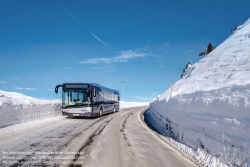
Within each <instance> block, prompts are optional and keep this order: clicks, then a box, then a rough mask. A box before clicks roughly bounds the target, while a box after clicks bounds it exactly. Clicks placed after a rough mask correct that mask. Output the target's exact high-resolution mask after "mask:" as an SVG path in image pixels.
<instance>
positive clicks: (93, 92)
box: [93, 89, 96, 97]
mask: <svg viewBox="0 0 250 167" xmlns="http://www.w3.org/2000/svg"><path fill="white" fill-rule="evenodd" d="M93 94H94V97H96V92H95V89H94V90H93Z"/></svg>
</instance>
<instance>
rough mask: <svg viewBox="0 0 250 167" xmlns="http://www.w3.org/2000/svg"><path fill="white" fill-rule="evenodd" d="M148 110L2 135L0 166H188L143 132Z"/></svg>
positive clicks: (48, 124) (55, 121)
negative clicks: (143, 119) (145, 113)
mask: <svg viewBox="0 0 250 167" xmlns="http://www.w3.org/2000/svg"><path fill="white" fill-rule="evenodd" d="M146 108H147V107H137V108H127V109H123V110H121V111H120V112H117V113H115V114H110V115H106V116H104V117H102V118H96V119H82V118H78V119H76V118H65V117H61V116H60V117H57V118H54V119H51V120H49V121H46V122H45V123H42V124H34V125H33V126H32V127H27V128H23V129H21V130H19V131H12V132H9V133H6V134H2V135H1V136H0V143H1V144H0V146H1V147H0V154H1V156H0V166H11V165H13V166H32V165H34V166H43V165H45V166H46V165H48V166H59V165H60V166H68V165H70V164H80V165H82V166H104V167H105V166H189V161H187V160H186V159H185V158H183V157H182V156H180V155H179V154H178V153H176V152H175V151H174V150H173V149H170V148H169V147H167V146H166V145H164V144H163V143H162V142H161V141H159V140H158V139H157V138H155V137H154V136H153V135H152V134H151V133H150V131H148V129H147V128H145V124H143V123H142V121H140V119H139V116H140V114H141V112H143V111H145V109H146ZM190 166H191V165H190Z"/></svg>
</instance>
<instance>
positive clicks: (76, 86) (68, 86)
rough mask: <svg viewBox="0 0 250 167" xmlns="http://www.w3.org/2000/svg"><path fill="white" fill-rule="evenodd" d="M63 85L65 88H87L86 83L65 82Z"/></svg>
mask: <svg viewBox="0 0 250 167" xmlns="http://www.w3.org/2000/svg"><path fill="white" fill-rule="evenodd" d="M64 87H65V88H66V89H69V88H78V89H84V88H88V85H80V84H65V85H64Z"/></svg>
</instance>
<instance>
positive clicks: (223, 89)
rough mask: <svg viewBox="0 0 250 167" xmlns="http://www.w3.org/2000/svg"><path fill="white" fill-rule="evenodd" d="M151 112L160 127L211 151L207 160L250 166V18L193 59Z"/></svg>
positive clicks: (190, 145) (201, 148)
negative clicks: (205, 54)
mask: <svg viewBox="0 0 250 167" xmlns="http://www.w3.org/2000/svg"><path fill="white" fill-rule="evenodd" d="M149 113H150V115H151V116H152V118H153V119H154V120H155V121H156V124H157V125H158V126H157V128H158V129H160V131H161V133H163V134H165V135H168V136H171V137H173V138H175V139H176V140H177V141H179V142H181V143H184V144H186V145H188V146H189V147H191V148H192V149H193V150H194V151H195V150H196V152H199V151H200V150H203V151H205V152H206V153H208V154H209V155H210V156H209V157H206V159H207V161H208V164H210V165H211V164H215V165H216V163H217V162H212V161H215V159H217V160H219V161H221V162H223V163H225V164H228V165H230V166H250V19H248V20H247V21H246V22H245V23H244V24H243V25H241V26H239V27H238V28H237V30H236V31H235V32H234V33H233V34H232V35H231V36H230V37H229V38H228V39H226V40H225V41H224V42H223V43H222V44H221V45H219V46H218V47H217V48H216V49H215V50H213V51H212V52H211V53H210V54H208V55H207V56H206V57H204V58H203V59H202V60H200V61H199V62H197V63H196V64H194V65H190V66H189V67H188V69H187V70H186V71H185V73H184V75H183V78H182V79H180V80H179V81H177V82H176V83H175V84H174V85H173V86H172V91H171V88H170V89H168V90H167V91H166V92H164V93H163V94H162V95H161V96H159V97H156V98H155V100H154V101H153V102H151V104H150V110H149ZM217 165H218V164H217Z"/></svg>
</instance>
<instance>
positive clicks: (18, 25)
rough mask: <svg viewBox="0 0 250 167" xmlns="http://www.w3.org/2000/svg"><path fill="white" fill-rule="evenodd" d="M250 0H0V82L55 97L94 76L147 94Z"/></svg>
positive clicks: (220, 37) (223, 30)
mask: <svg viewBox="0 0 250 167" xmlns="http://www.w3.org/2000/svg"><path fill="white" fill-rule="evenodd" d="M249 6H250V1H249V0H239V1H235V0H234V1H232V0H227V1H224V0H221V1H218V0H210V1H207V0H206V1H205V0H200V1H197V0H189V1H186V0H169V1H166V0H156V1H149V0H144V1H137V0H131V1H130V0H129V1H124V0H123V1H117V0H107V1H103V0H92V1H89V2H86V1H80V0H21V1H20V0H2V1H1V5H0V22H1V26H0V27H1V28H0V58H1V61H0V90H4V91H13V92H20V93H24V94H26V95H29V96H33V97H36V98H43V99H59V98H61V97H60V94H59V95H58V94H55V93H54V87H55V86H56V85H58V84H62V83H64V82H90V83H92V82H94V83H99V84H101V85H103V86H107V87H109V88H114V89H117V90H119V91H120V93H121V96H123V95H122V82H124V91H125V93H124V98H125V101H138V102H140V101H150V100H151V99H152V98H153V97H154V96H155V95H157V94H162V93H163V92H164V91H165V90H167V89H168V88H169V86H170V80H173V82H175V81H177V80H178V79H180V75H181V72H182V69H183V68H184V67H185V65H186V63H187V62H188V61H190V62H191V64H194V63H196V62H197V61H199V60H200V59H201V57H199V55H198V54H199V52H200V51H201V50H203V49H204V48H206V47H207V44H208V43H209V42H211V43H213V44H214V45H215V46H218V45H219V44H220V43H221V42H223V41H224V40H225V39H226V38H227V37H228V36H229V35H230V33H231V32H230V30H231V29H232V28H234V26H235V24H238V25H240V24H243V22H244V21H245V20H246V19H248V18H249V17H250V13H249Z"/></svg>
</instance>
